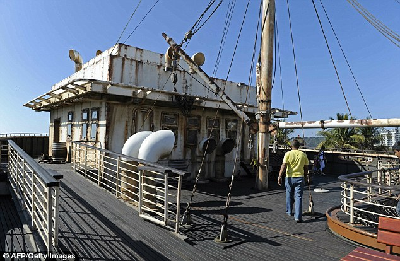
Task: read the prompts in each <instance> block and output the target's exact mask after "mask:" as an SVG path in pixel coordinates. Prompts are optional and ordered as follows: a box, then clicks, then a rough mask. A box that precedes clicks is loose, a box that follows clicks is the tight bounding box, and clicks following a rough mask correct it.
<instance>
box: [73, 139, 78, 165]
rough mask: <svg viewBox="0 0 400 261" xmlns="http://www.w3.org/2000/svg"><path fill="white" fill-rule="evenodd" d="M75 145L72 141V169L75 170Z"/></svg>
mask: <svg viewBox="0 0 400 261" xmlns="http://www.w3.org/2000/svg"><path fill="white" fill-rule="evenodd" d="M76 147H77V145H76V143H74V142H72V154H73V155H72V159H73V162H74V171H76Z"/></svg>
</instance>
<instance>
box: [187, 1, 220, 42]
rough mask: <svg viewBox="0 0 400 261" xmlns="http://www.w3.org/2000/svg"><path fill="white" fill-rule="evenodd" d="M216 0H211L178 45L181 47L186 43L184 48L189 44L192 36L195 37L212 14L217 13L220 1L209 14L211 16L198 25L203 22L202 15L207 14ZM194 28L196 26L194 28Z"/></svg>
mask: <svg viewBox="0 0 400 261" xmlns="http://www.w3.org/2000/svg"><path fill="white" fill-rule="evenodd" d="M215 1H216V0H211V1H210V2H209V3H208V5H207V7H206V9H205V10H204V11H203V13H202V14H201V15H200V16H199V18H198V19H197V21H196V22H195V23H194V25H193V26H192V28H190V30H189V31H188V32H187V33H186V34H185V37H184V38H183V39H182V42H181V44H180V45H182V44H183V43H185V42H186V46H185V48H186V47H187V45H188V44H189V41H190V40H191V39H192V36H193V35H195V34H196V33H197V32H198V31H199V30H200V29H201V28H202V27H203V26H204V25H205V24H206V23H207V22H208V20H210V18H211V16H213V14H214V13H215V12H216V11H217V9H218V8H219V7H220V6H221V4H222V2H223V0H220V1H219V3H218V5H217V6H216V7H215V8H214V10H213V11H212V12H211V14H210V15H209V16H208V17H207V19H206V20H205V21H204V22H203V23H202V24H201V25H200V26H198V25H199V24H200V22H201V20H203V17H204V15H205V14H206V13H207V12H208V10H209V9H210V8H211V6H212V5H213V4H214V3H215ZM196 26H198V27H197V28H196Z"/></svg>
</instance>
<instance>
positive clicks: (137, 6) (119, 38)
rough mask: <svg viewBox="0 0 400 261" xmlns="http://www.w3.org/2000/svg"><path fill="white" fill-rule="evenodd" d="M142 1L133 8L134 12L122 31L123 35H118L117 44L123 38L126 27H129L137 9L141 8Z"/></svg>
mask: <svg viewBox="0 0 400 261" xmlns="http://www.w3.org/2000/svg"><path fill="white" fill-rule="evenodd" d="M141 2H142V0H140V1H139V3H138V4H137V5H136V7H135V10H133V13H132V14H131V17H130V18H129V20H128V22H126V25H125V27H124V29H123V30H122V32H121V35H120V36H119V37H118V40H117V42H116V43H115V44H117V43H118V42H119V40H121V37H122V35H123V34H124V32H125V30H126V28H127V27H128V25H129V23H130V22H131V20H132V17H133V15H134V14H135V13H136V10H137V9H138V8H139V5H140V3H141Z"/></svg>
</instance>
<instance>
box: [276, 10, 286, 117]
mask: <svg viewBox="0 0 400 261" xmlns="http://www.w3.org/2000/svg"><path fill="white" fill-rule="evenodd" d="M275 30H276V45H277V48H278V65H279V80H280V83H281V96H282V110H285V100H284V96H283V80H282V66H281V52H280V49H279V30H278V19H277V18H276V12H275ZM275 59H276V57H275Z"/></svg>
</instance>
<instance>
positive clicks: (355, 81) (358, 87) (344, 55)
mask: <svg viewBox="0 0 400 261" xmlns="http://www.w3.org/2000/svg"><path fill="white" fill-rule="evenodd" d="M319 1H320V3H321V6H322V9H323V10H324V13H325V16H326V19H327V20H328V23H329V25H330V26H331V29H332V32H333V35H334V36H335V38H336V41H337V43H338V45H339V48H340V50H341V51H342V54H343V57H344V60H345V61H346V64H347V66H348V67H349V70H350V73H351V76H352V77H353V80H354V83H355V84H356V86H357V89H358V91H359V92H360V95H361V98H362V100H363V101H364V105H365V108H367V111H368V114H369V117H370V118H371V119H372V115H371V112H370V110H369V108H368V105H367V102H366V101H365V98H364V95H363V93H362V91H361V89H360V86H359V85H358V82H357V80H356V77H355V75H354V73H353V70H352V69H351V66H350V63H349V61H348V59H347V57H346V54H345V53H344V51H343V48H342V45H341V44H340V41H339V37H338V36H337V34H336V32H335V30H334V29H333V25H332V23H331V20H330V19H329V16H328V13H327V12H326V9H325V7H324V5H323V3H322V0H319Z"/></svg>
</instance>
